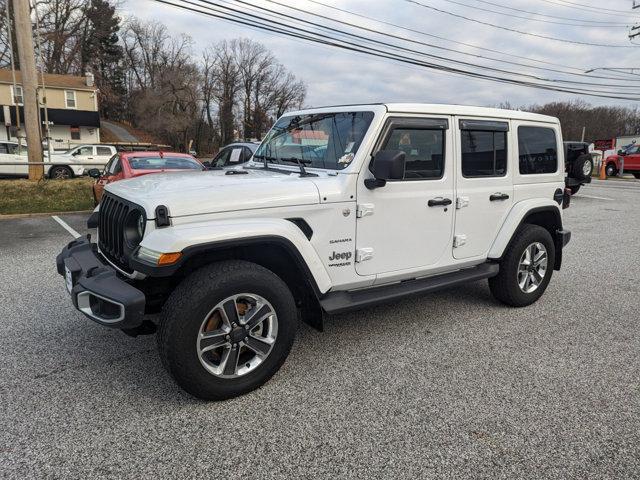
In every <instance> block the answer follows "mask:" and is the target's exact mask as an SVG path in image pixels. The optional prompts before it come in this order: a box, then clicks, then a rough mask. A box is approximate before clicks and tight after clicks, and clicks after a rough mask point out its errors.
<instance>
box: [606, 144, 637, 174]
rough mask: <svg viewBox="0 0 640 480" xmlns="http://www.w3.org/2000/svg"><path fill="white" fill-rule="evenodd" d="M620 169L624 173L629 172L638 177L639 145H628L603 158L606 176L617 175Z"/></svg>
mask: <svg viewBox="0 0 640 480" xmlns="http://www.w3.org/2000/svg"><path fill="white" fill-rule="evenodd" d="M621 169H622V170H623V171H624V173H631V174H633V176H634V177H636V178H639V179H640V145H629V146H628V147H627V148H626V149H623V150H618V153H617V154H615V155H610V156H608V157H607V158H606V159H605V172H606V173H607V176H608V177H612V176H614V175H617V174H618V172H619V171H620V170H621Z"/></svg>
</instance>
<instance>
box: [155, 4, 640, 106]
mask: <svg viewBox="0 0 640 480" xmlns="http://www.w3.org/2000/svg"><path fill="white" fill-rule="evenodd" d="M155 1H156V2H159V3H163V4H166V5H172V6H174V7H177V8H181V9H183V10H188V11H192V12H196V13H200V14H203V15H207V16H210V17H213V18H219V19H222V20H225V21H229V22H232V23H236V24H240V25H245V26H248V27H250V28H258V29H261V30H265V31H270V32H274V33H279V34H282V35H285V36H290V37H293V38H298V39H302V40H305V41H310V42H314V43H319V44H324V45H331V46H335V47H338V48H341V49H344V50H348V51H352V52H358V53H363V54H366V55H369V56H373V57H378V58H384V59H389V60H393V61H396V62H401V63H406V64H410V65H417V66H421V67H426V68H431V69H435V70H441V71H445V72H448V73H453V74H459V75H463V76H470V77H474V78H479V79H485V80H492V81H494V82H500V83H507V84H513V85H522V86H532V87H535V88H542V89H546V90H551V91H558V92H566V93H582V94H585V95H590V96H598V97H602V98H614V99H619V100H640V97H638V96H622V95H615V94H613V92H603V93H595V92H594V91H592V90H588V89H582V88H573V89H569V88H567V87H562V86H556V85H545V84H540V83H535V82H528V81H523V80H515V79H511V78H503V77H496V76H491V75H487V74H483V73H479V72H474V71H469V70H464V69H460V68H454V67H449V66H445V65H440V64H434V63H430V62H425V61H421V60H418V59H416V58H412V57H407V56H403V55H398V54H393V53H390V52H387V51H384V50H379V49H375V48H371V47H364V46H362V45H360V44H357V43H354V42H348V41H345V40H340V39H336V38H334V37H330V36H328V35H324V34H321V33H318V32H309V31H307V30H304V29H301V28H299V27H294V26H291V25H286V28H282V27H278V26H274V23H275V24H280V25H282V24H281V23H280V22H273V21H271V20H266V22H267V23H262V22H261V21H265V19H264V18H261V17H258V16H256V15H251V14H247V13H246V12H239V13H240V15H243V16H245V17H248V18H243V17H241V16H240V15H236V14H233V13H228V12H220V11H219V10H215V7H217V8H223V6H221V5H216V4H213V3H212V2H204V3H209V4H212V5H214V7H209V6H205V5H199V4H196V3H194V2H191V1H189V0H174V1H181V3H174V2H172V1H169V0H155ZM185 3H186V4H191V5H195V6H196V7H198V9H195V8H193V7H189V6H187V5H184V4H185ZM199 9H204V11H203V10H199ZM256 20H258V21H256ZM300 32H306V34H305V33H300ZM309 33H310V34H311V35H308V34H309ZM318 37H320V38H318ZM634 95H635V94H634Z"/></svg>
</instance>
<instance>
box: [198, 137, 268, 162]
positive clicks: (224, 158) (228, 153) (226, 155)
mask: <svg viewBox="0 0 640 480" xmlns="http://www.w3.org/2000/svg"><path fill="white" fill-rule="evenodd" d="M259 145H260V143H259V142H236V143H230V144H229V145H227V146H226V147H224V148H222V149H220V151H219V152H218V154H217V155H216V156H215V157H213V160H210V161H209V160H207V161H205V162H203V163H204V166H205V167H207V168H223V167H233V166H235V165H241V164H243V163H246V162H248V161H249V160H250V159H251V156H252V155H253V154H254V153H255V151H256V150H257V148H258V146H259Z"/></svg>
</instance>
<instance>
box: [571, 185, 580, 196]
mask: <svg viewBox="0 0 640 480" xmlns="http://www.w3.org/2000/svg"><path fill="white" fill-rule="evenodd" d="M581 186H582V185H571V186H570V187H569V190H570V191H571V195H575V194H576V193H578V190H580V187H581Z"/></svg>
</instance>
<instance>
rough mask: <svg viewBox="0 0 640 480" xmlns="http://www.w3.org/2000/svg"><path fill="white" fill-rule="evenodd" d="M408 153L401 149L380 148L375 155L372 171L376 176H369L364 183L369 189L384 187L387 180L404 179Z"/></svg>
mask: <svg viewBox="0 0 640 480" xmlns="http://www.w3.org/2000/svg"><path fill="white" fill-rule="evenodd" d="M405 162H406V154H405V153H404V152H403V151H400V150H380V151H379V152H378V153H376V154H375V155H374V157H373V163H372V165H371V172H372V173H373V176H374V177H375V178H367V179H366V180H365V181H364V185H365V186H366V187H367V188H368V189H369V190H373V189H374V188H378V187H384V186H385V185H386V184H387V180H402V179H403V178H404V167H405Z"/></svg>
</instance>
